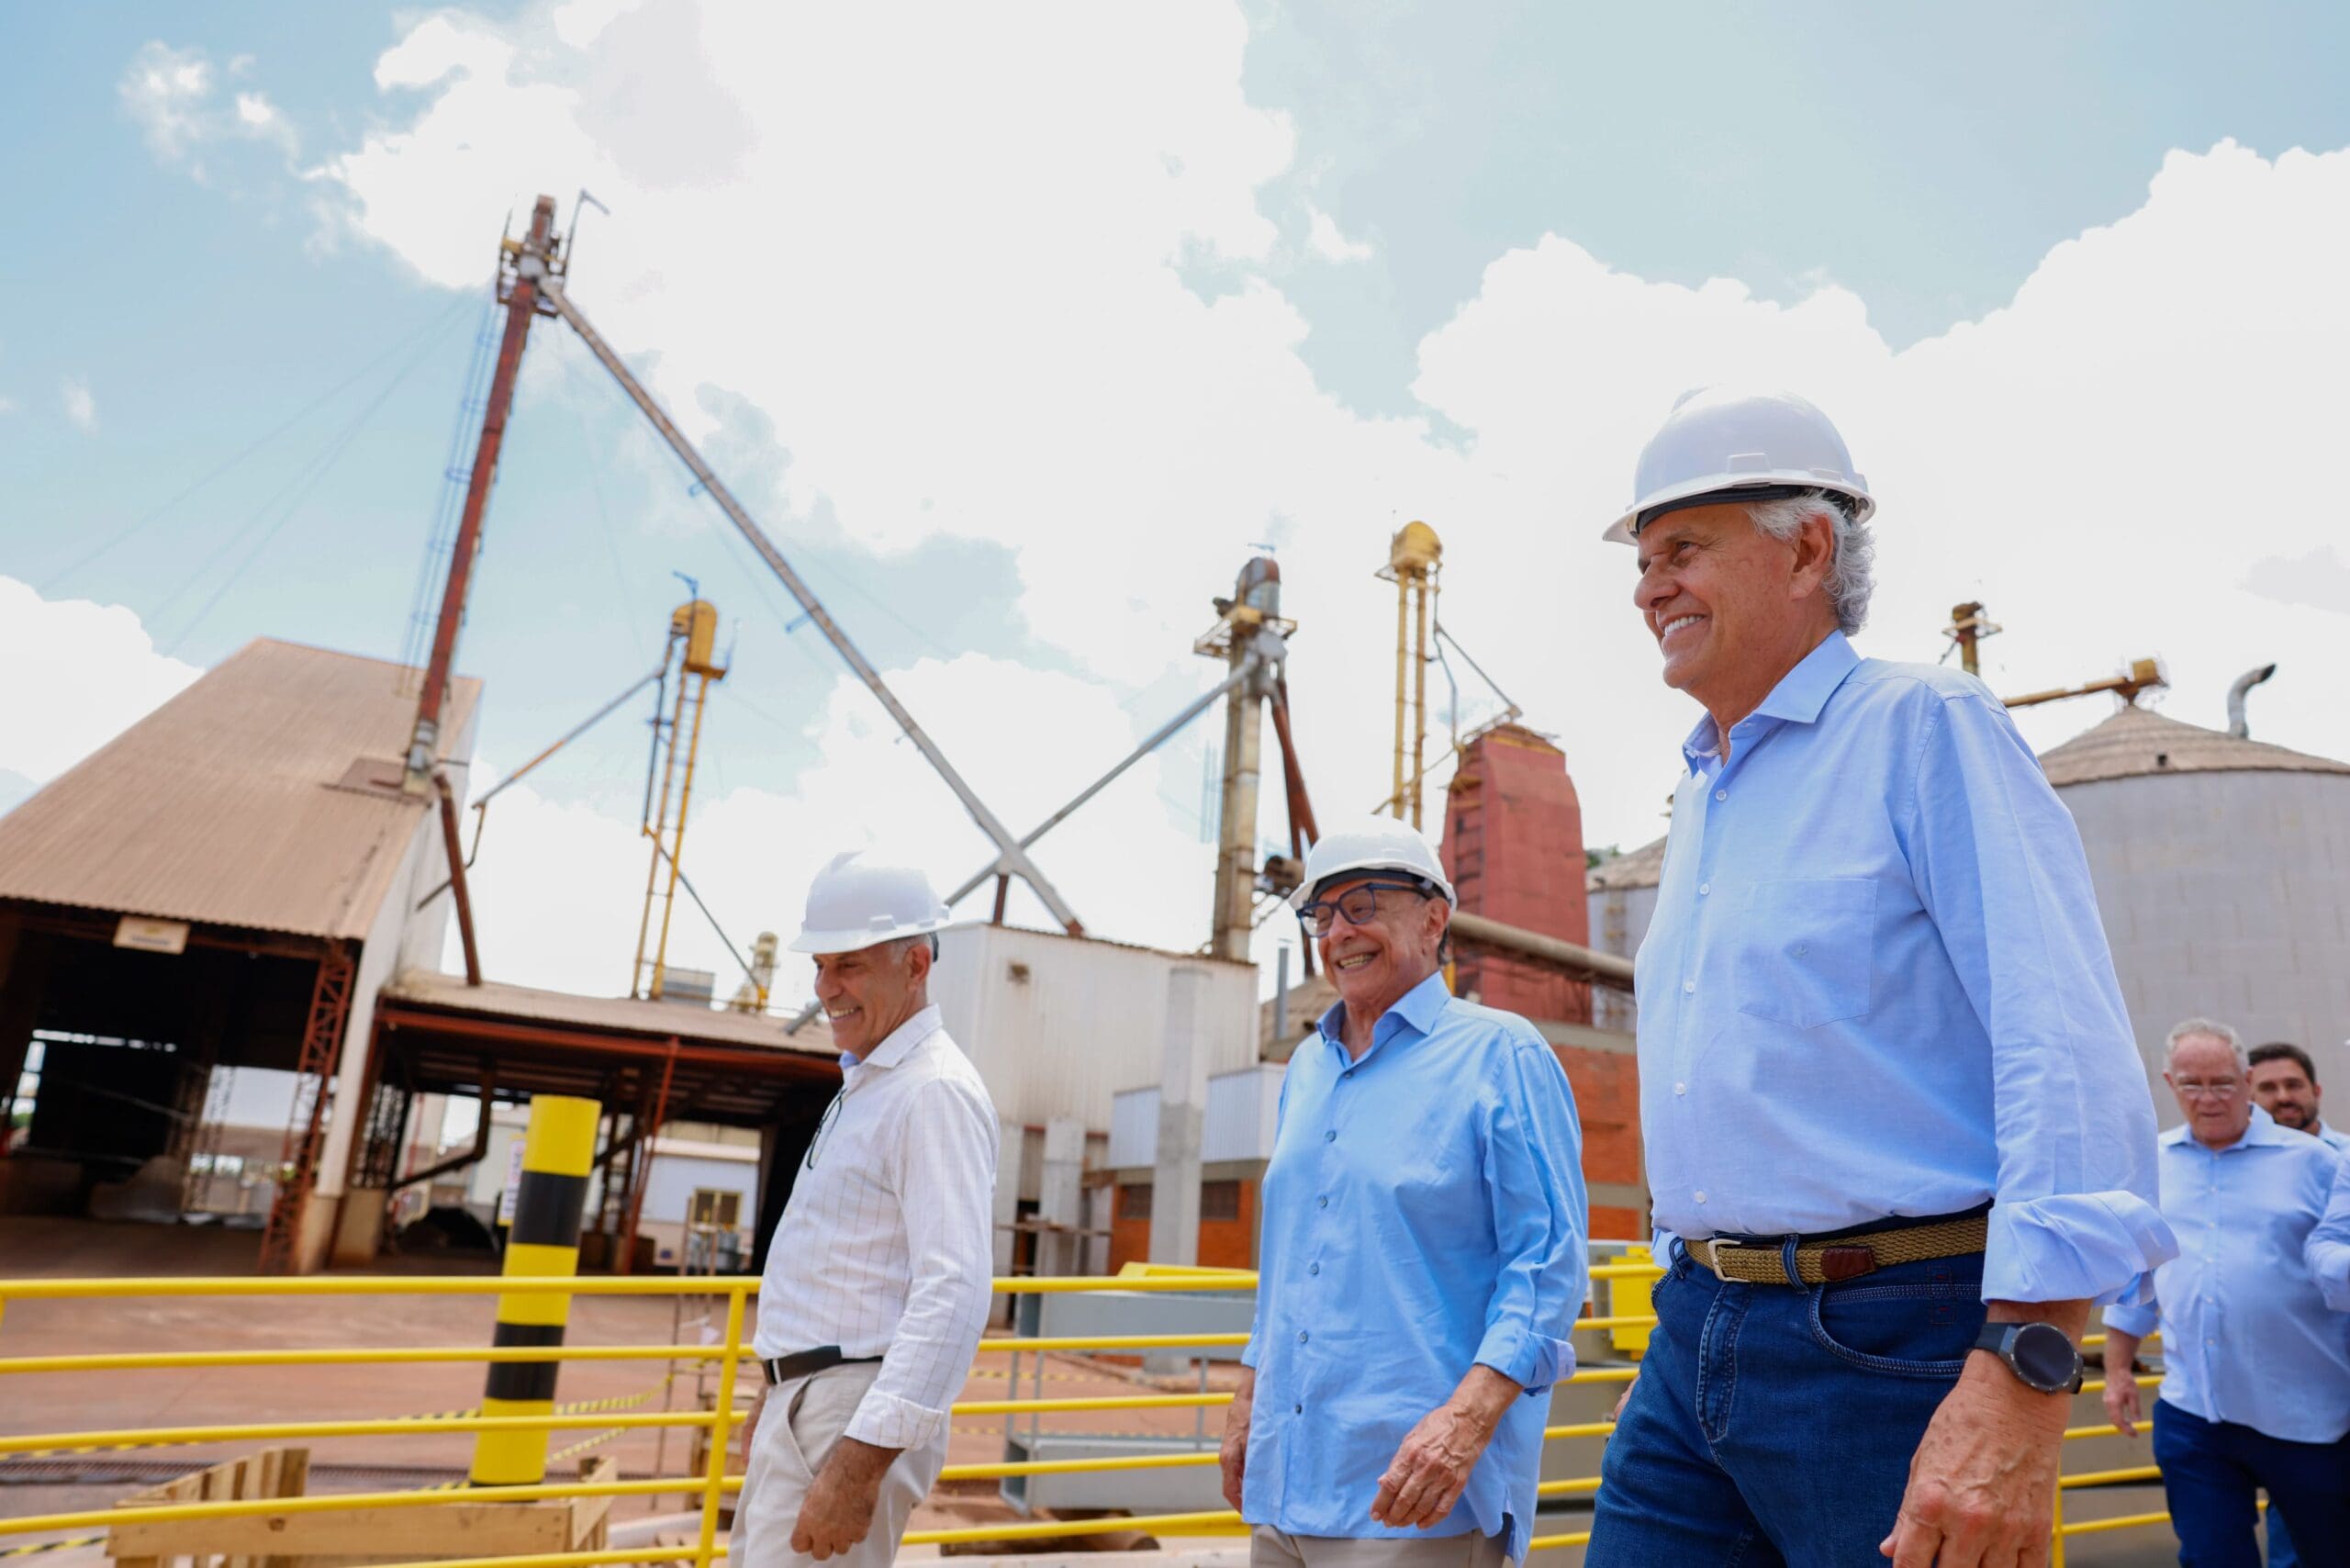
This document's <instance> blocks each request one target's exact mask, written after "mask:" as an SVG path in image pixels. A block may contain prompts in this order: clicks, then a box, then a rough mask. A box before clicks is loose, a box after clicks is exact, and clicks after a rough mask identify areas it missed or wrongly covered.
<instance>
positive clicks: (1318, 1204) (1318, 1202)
mask: <svg viewBox="0 0 2350 1568" xmlns="http://www.w3.org/2000/svg"><path fill="white" fill-rule="evenodd" d="M1314 1206H1315V1208H1317V1209H1326V1208H1328V1207H1329V1206H1330V1200H1329V1199H1327V1198H1316V1199H1315V1200H1314Z"/></svg>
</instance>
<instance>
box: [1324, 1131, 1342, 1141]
mask: <svg viewBox="0 0 2350 1568" xmlns="http://www.w3.org/2000/svg"><path fill="white" fill-rule="evenodd" d="M1322 1141H1323V1142H1324V1143H1336V1142H1337V1141H1338V1135H1337V1132H1336V1131H1335V1130H1334V1131H1331V1132H1326V1133H1324V1134H1323V1135H1322Z"/></svg>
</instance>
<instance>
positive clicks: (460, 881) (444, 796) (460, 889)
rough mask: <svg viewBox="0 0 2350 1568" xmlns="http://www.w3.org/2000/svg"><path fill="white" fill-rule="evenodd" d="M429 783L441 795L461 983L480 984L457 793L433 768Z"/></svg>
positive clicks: (447, 777)
mask: <svg viewBox="0 0 2350 1568" xmlns="http://www.w3.org/2000/svg"><path fill="white" fill-rule="evenodd" d="M432 785H433V788H434V790H436V791H437V792H438V793H439V794H440V796H441V842H442V845H443V846H446V847H447V850H448V855H449V894H450V896H451V897H452V898H453V899H455V900H456V902H457V937H458V940H459V941H460V942H461V943H462V944H463V945H464V949H465V983H466V984H467V985H479V984H481V949H480V948H478V947H476V946H474V901H473V895H472V894H470V893H469V892H467V891H466V890H465V853H464V845H462V844H460V843H459V842H458V834H457V793H456V791H455V790H452V789H450V788H449V776H448V775H447V774H445V773H442V772H440V771H439V770H437V769H436V770H435V771H434V773H433V775H432Z"/></svg>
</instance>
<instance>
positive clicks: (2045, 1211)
mask: <svg viewBox="0 0 2350 1568" xmlns="http://www.w3.org/2000/svg"><path fill="white" fill-rule="evenodd" d="M1718 749H1719V748H1718V734H1717V732H1716V730H1715V727H1714V722H1713V720H1712V719H1711V718H1710V717H1708V718H1707V719H1706V720H1705V721H1703V722H1700V723H1699V724H1698V726H1697V728H1696V730H1695V732H1694V733H1693V734H1691V735H1690V737H1689V740H1688V742H1687V744H1686V745H1685V746H1684V753H1685V755H1686V756H1687V758H1688V769H1687V772H1686V774H1685V775H1684V778H1682V781H1681V786H1680V789H1679V790H1678V791H1677V792H1676V793H1675V795H1674V797H1673V830H1672V834H1671V836H1670V838H1669V840H1668V843H1667V845H1666V848H1665V856H1664V866H1663V871H1662V881H1661V884H1660V886H1659V888H1658V891H1657V904H1656V913H1655V915H1654V918H1653V920H1652V922H1651V924H1650V927H1649V934H1648V938H1647V940H1646V941H1644V942H1643V943H1642V944H1641V946H1640V951H1639V961H1638V977H1637V978H1638V990H1639V1060H1640V1123H1641V1127H1642V1130H1643V1134H1644V1152H1645V1154H1646V1157H1647V1160H1648V1175H1649V1188H1650V1192H1651V1195H1652V1198H1653V1202H1654V1205H1655V1217H1656V1224H1657V1226H1659V1228H1660V1230H1661V1232H1662V1233H1665V1234H1664V1235H1662V1236H1661V1237H1660V1239H1661V1240H1665V1239H1669V1238H1670V1237H1671V1236H1672V1235H1679V1236H1683V1237H1689V1238H1697V1237H1707V1236H1717V1235H1720V1236H1785V1235H1810V1234H1817V1233H1818V1232H1822V1231H1832V1230H1842V1229H1845V1228H1846V1227H1848V1226H1859V1225H1863V1224H1867V1223H1870V1222H1873V1221H1877V1220H1882V1219H1886V1218H1888V1217H1893V1216H1918V1215H1945V1214H1956V1213H1960V1212H1963V1211H1964V1210H1967V1209H1972V1208H1975V1207H1977V1206H1979V1205H1981V1204H1984V1203H1985V1202H1986V1201H1989V1200H1994V1199H1996V1200H1997V1206H1996V1207H1994V1208H1993V1209H1992V1211H1991V1215H1990V1241H1989V1245H1988V1248H1987V1249H1986V1256H1985V1259H1984V1271H1983V1295H1984V1298H1985V1299H1986V1300H2009V1301H2064V1300H2074V1299H2079V1298H2084V1297H2087V1298H2105V1299H2110V1298H2111V1297H2112V1296H2113V1295H2114V1294H2116V1293H2118V1292H2119V1291H2121V1290H2122V1289H2124V1288H2125V1287H2127V1286H2128V1284H2129V1283H2130V1282H2131V1280H2132V1278H2134V1277H2135V1276H2136V1275H2137V1274H2139V1273H2140V1272H2142V1271H2145V1270H2148V1269H2151V1268H2153V1267H2154V1266H2155V1265H2156V1264H2158V1263H2160V1262H2162V1261H2163V1260H2164V1259H2165V1258H2168V1257H2169V1256H2170V1255H2171V1253H2172V1251H2173V1250H2174V1247H2173V1243H2172V1240H2171V1235H2170V1231H2169V1228H2168V1227H2167V1226H2165V1225H2164V1224H2163V1219H2162V1215H2160V1214H2159V1213H2158V1212H2156V1210H2155V1208H2154V1202H2153V1200H2154V1103H2153V1099H2152V1097H2151V1095H2150V1094H2149V1093H2148V1092H2147V1088H2146V1076H2145V1070H2144V1069H2143V1067H2141V1066H2140V1064H2139V1059H2138V1053H2137V1048H2136V1047H2135V1045H2134V1044H2133V1043H2132V1038H2131V1032H2130V1021H2129V1018H2128V1015H2127V1014H2125V1013H2124V1012H2123V1010H2122V1005H2121V991H2120V988H2119V987H2118V986H2117V984H2116V983H2115V980H2114V977H2113V960H2112V956H2111V954H2110V953H2109V951H2108V949H2107V947H2106V941H2105V932H2104V929H2103V927H2102V926H2100V925H2099V924H2098V913H2097V901H2096V897H2095V894H2094V893H2093V891H2092V890H2091V889H2090V886H2089V873H2088V865H2087V860H2086V858H2085V857H2083V855H2082V853H2081V841H2080V834H2078V832H2077V831H2076V829H2075V828H2074V825H2073V819H2072V816H2071V815H2070V814H2069V813H2068V812H2066V811H2065V807H2064V805H2063V803H2062V802H2060V801H2058V800H2057V799H2056V794H2055V791H2054V790H2051V789H2050V788H2049V786H2048V781H2047V779H2046V778H2045V777H2043V776H2042V773H2041V771H2040V765H2039V763H2038V761H2037V760H2036V759H2035V758H2034V757H2033V756H2032V754H2031V749H2030V748H2029V747H2028V746H2026V745H2024V742H2023V738H2022V736H2020V734H2017V733H2016V727H2015V724H2014V723H2013V722H2012V721H2010V720H2009V717H2008V713H2007V710H2006V709H2005V708H2004V707H2002V706H2001V705H2000V702H1999V700H1998V699H1997V698H1996V697H1994V696H1992V695H1991V693H1990V691H1989V690H1988V689H1986V687H1985V686H1984V685H1983V684H1982V682H1980V681H1978V680H1976V679H1975V678H1973V677H1972V676H1968V675H1964V674H1961V673H1959V672H1957V671H1954V670H1944V669H1938V668H1934V667H1931V666H1922V665H1897V664H1887V663H1886V662H1885V661H1883V660H1881V659H1863V658H1861V657H1860V656H1859V655H1856V654H1855V653H1853V651H1852V644H1849V643H1848V642H1846V641H1845V640H1844V637H1843V636H1842V634H1841V633H1831V634H1830V636H1829V637H1828V639H1827V640H1826V641H1825V642H1823V643H1821V644H1819V646H1818V647H1817V648H1815V649H1814V650H1813V651H1812V652H1811V653H1810V654H1809V655H1807V656H1806V657H1805V658H1804V660H1803V661H1802V662H1801V663H1800V664H1798V665H1796V667H1795V668H1794V669H1792V670H1790V671H1788V672H1787V675H1786V677H1785V679H1783V680H1781V681H1780V683H1779V685H1778V686H1777V688H1776V689H1774V690H1773V691H1772V693H1771V695H1770V696H1769V697H1768V698H1766V699H1765V700H1763V702H1762V705H1761V706H1760V707H1759V708H1757V709H1756V710H1755V711H1754V712H1753V713H1752V714H1751V715H1750V716H1749V717H1747V718H1745V719H1742V720H1740V722H1738V723H1737V724H1735V725H1733V726H1732V727H1731V730H1730V756H1729V761H1728V762H1727V763H1725V762H1723V761H1722V760H1721V759H1720V757H1719V756H1718Z"/></svg>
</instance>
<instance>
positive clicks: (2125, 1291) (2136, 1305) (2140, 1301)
mask: <svg viewBox="0 0 2350 1568" xmlns="http://www.w3.org/2000/svg"><path fill="white" fill-rule="evenodd" d="M2161 1322H2162V1308H2161V1304H2160V1303H2158V1302H2157V1301H2156V1300H2155V1299H2154V1275H2152V1274H2141V1275H2139V1276H2138V1277H2137V1278H2136V1279H2134V1280H2132V1281H2131V1282H2130V1283H2129V1284H2127V1285H2125V1286H2123V1287H2122V1291H2121V1298H2120V1299H2119V1300H2117V1301H2114V1302H2112V1303H2110V1304H2109V1305H2107V1307H2106V1309H2105V1326H2106V1327H2108V1328H2109V1329H2118V1330H2120V1331H2121V1333H2124V1334H2127V1335H2129V1336H2130V1337H2131V1338H2133V1339H2143V1338H2145V1337H2146V1336H2147V1335H2149V1334H2151V1333H2153V1332H2154V1329H2155V1327H2157V1326H2158V1325H2160V1324H2161Z"/></svg>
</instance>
